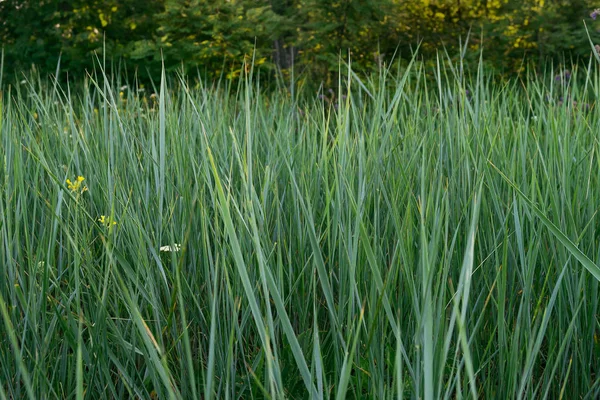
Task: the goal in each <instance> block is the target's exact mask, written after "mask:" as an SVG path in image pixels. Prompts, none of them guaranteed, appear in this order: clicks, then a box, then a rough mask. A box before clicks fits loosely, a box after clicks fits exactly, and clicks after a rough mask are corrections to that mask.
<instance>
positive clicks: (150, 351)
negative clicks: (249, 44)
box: [0, 63, 600, 400]
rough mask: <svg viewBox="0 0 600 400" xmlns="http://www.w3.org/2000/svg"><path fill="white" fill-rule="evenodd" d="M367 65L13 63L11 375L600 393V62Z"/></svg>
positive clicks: (4, 146) (8, 109)
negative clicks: (144, 70) (130, 75)
mask: <svg viewBox="0 0 600 400" xmlns="http://www.w3.org/2000/svg"><path fill="white" fill-rule="evenodd" d="M590 65H592V64H590ZM349 71H350V70H347V71H344V72H343V74H342V75H346V76H347V75H350V78H349V79H348V78H344V79H343V81H342V82H340V84H339V87H340V89H339V92H338V93H329V92H327V91H325V94H326V95H327V96H328V98H327V99H319V98H318V96H317V94H314V93H313V94H310V93H307V91H306V90H305V91H302V89H299V90H298V91H299V92H300V94H294V95H289V93H288V92H287V91H286V90H284V89H281V90H279V91H276V92H275V93H271V92H269V94H266V92H265V91H263V90H261V88H260V81H259V79H258V76H254V77H250V76H249V77H247V78H246V80H244V81H243V82H241V83H239V85H233V86H227V85H222V86H221V85H215V86H210V87H205V86H202V85H197V84H190V85H189V86H188V85H187V84H186V82H187V80H186V79H182V78H181V77H177V76H172V77H170V78H169V79H166V78H164V76H163V78H162V79H160V80H159V84H158V85H157V86H158V87H157V88H156V94H153V95H151V93H153V90H151V89H150V88H149V87H146V88H145V91H141V90H139V88H135V87H134V86H131V85H130V86H129V87H121V85H122V83H121V82H119V81H118V80H115V79H112V78H106V77H103V75H102V74H101V73H98V74H95V75H91V76H89V77H88V79H87V80H85V82H83V81H82V82H80V83H79V85H78V86H77V88H74V87H71V88H70V87H68V86H66V85H59V84H57V83H55V82H53V81H52V80H50V79H39V78H35V75H33V77H32V78H29V79H26V80H25V81H24V82H22V83H21V84H17V85H9V84H8V83H7V82H4V83H2V85H3V88H2V93H1V95H2V97H1V98H0V99H1V100H0V108H1V119H0V136H1V137H0V140H1V145H0V159H1V161H2V162H1V163H0V172H1V174H0V178H1V179H2V182H1V184H0V185H1V186H0V187H1V191H0V217H1V220H0V273H1V279H0V316H1V318H0V399H20V398H28V399H54V398H61V399H70V398H75V399H81V398H88V399H116V398H119V399H121V398H122V399H129V398H140V399H148V398H160V399H171V398H173V399H179V398H182V399H196V398H201V399H251V398H272V399H281V398H284V397H285V398H290V399H304V398H315V399H333V398H335V399H345V398H356V399H358V398H373V399H400V398H409V399H410V398H414V399H425V400H430V399H442V398H444V399H454V398H473V397H478V398H486V399H491V398H499V399H509V398H511V399H512V398H514V399H532V398H548V399H558V398H560V397H561V396H563V397H564V398H565V399H590V400H591V399H597V398H599V397H600V311H599V304H598V303H599V300H600V295H599V291H598V283H599V280H600V268H599V267H598V262H599V260H600V228H599V227H600V216H599V215H598V211H599V209H600V161H599V157H600V143H599V139H600V113H599V112H598V105H597V104H595V103H594V99H597V98H598V96H599V95H600V71H599V70H598V68H597V66H595V65H593V66H590V67H589V68H588V69H585V68H580V69H578V70H575V71H573V73H572V75H571V77H570V80H569V82H568V83H567V82H566V81H565V80H564V79H562V78H560V76H559V79H554V75H555V74H557V73H558V72H555V73H551V72H549V73H548V74H547V76H546V75H545V76H544V77H537V78H535V77H533V76H531V77H522V78H521V79H515V80H513V81H511V82H509V83H506V84H493V83H492V81H491V80H490V79H489V78H488V77H486V76H485V75H484V74H482V72H481V70H479V71H473V72H472V73H470V74H467V75H465V76H463V75H462V74H461V73H460V68H456V69H452V68H451V66H449V65H444V66H440V67H439V68H436V69H433V70H429V69H425V68H424V67H422V66H421V64H419V63H413V64H410V65H409V66H408V67H407V68H406V69H402V70H394V71H382V72H381V73H380V74H379V75H377V74H376V75H373V76H372V77H360V78H359V77H358V76H357V75H355V74H353V73H348V72H349ZM427 77H429V78H427ZM426 78H427V79H426ZM561 98H562V100H561ZM575 101H576V102H577V103H574V102H575ZM78 177H81V178H78ZM82 178H83V179H82ZM67 180H68V181H67Z"/></svg>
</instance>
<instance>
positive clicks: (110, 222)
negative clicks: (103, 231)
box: [98, 215, 117, 228]
mask: <svg viewBox="0 0 600 400" xmlns="http://www.w3.org/2000/svg"><path fill="white" fill-rule="evenodd" d="M98 222H100V223H101V224H102V225H104V226H105V227H107V228H110V227H113V226H115V225H116V224H117V221H115V220H114V219H113V218H111V217H107V216H105V215H101V216H100V218H98Z"/></svg>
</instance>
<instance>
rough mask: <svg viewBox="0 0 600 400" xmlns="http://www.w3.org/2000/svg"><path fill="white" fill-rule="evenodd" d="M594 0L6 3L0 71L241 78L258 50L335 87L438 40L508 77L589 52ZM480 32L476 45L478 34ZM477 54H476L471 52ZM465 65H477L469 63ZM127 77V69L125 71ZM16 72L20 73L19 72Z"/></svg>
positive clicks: (431, 50) (271, 66)
mask: <svg viewBox="0 0 600 400" xmlns="http://www.w3.org/2000/svg"><path fill="white" fill-rule="evenodd" d="M597 6H598V5H597V4H596V3H595V2H594V1H591V0H568V1H566V0H373V1H364V0H119V1H117V0H36V1H30V0H3V1H0V43H1V44H2V46H3V47H4V51H5V61H6V62H5V65H8V66H9V68H8V69H7V72H6V73H7V74H17V75H18V72H16V71H19V70H23V69H25V70H29V69H30V67H31V65H35V66H36V68H38V69H41V70H42V71H43V72H44V73H54V71H55V70H56V66H57V64H58V61H59V59H60V63H61V66H62V68H61V70H62V71H65V72H68V73H69V74H70V75H71V76H79V77H82V76H83V75H84V73H83V71H84V70H85V69H88V70H89V69H92V68H93V63H94V57H93V54H94V53H97V54H99V56H100V57H101V58H102V56H103V55H102V54H103V46H106V57H107V58H108V59H109V60H112V61H114V64H115V66H117V67H119V68H120V71H128V72H129V73H130V74H133V72H137V74H138V76H139V77H146V78H147V77H152V76H156V75H157V74H159V73H160V68H161V59H162V58H164V61H165V65H166V68H167V70H173V69H176V68H179V67H180V66H182V65H183V66H184V67H186V69H187V71H188V72H190V73H191V74H192V75H196V74H197V72H198V73H200V75H201V76H202V77H208V78H214V77H219V76H225V77H227V78H230V79H231V78H235V77H238V76H239V75H240V71H241V66H242V63H243V61H244V57H248V56H250V55H252V54H253V50H254V49H256V59H255V65H261V66H262V70H263V71H268V73H269V75H271V76H275V75H277V74H278V72H277V71H282V73H283V74H284V76H289V75H290V74H291V66H292V65H294V66H295V73H296V75H298V73H299V72H301V71H303V72H305V74H303V75H302V76H303V79H305V80H307V81H309V82H317V83H321V82H324V83H325V84H326V85H328V87H331V86H334V85H335V83H336V75H337V71H338V61H339V57H340V55H341V57H342V59H347V57H348V56H349V55H350V56H351V57H352V59H353V61H354V67H355V70H356V71H358V72H361V71H363V72H368V71H371V70H373V69H377V68H378V67H379V66H381V65H382V64H384V63H388V64H389V63H390V61H391V60H392V59H393V57H394V55H396V59H404V60H409V59H410V58H411V56H412V52H413V51H414V49H415V48H416V46H417V45H418V44H419V43H421V44H422V46H421V51H420V54H421V55H422V56H423V57H424V59H428V60H432V61H431V62H432V63H433V57H431V56H432V55H434V54H435V51H437V50H440V49H442V47H443V46H446V48H447V49H448V50H449V53H450V54H457V52H458V49H459V42H460V38H462V41H463V42H464V40H465V38H466V37H467V34H468V33H469V31H471V37H470V41H469V49H470V50H471V51H470V52H468V53H467V54H469V55H471V54H475V55H476V54H477V51H476V50H478V49H480V48H481V47H482V46H483V47H485V60H486V68H489V69H491V70H493V71H494V72H495V73H496V74H498V75H504V76H508V75H511V74H515V73H518V72H522V71H524V69H525V67H526V66H527V65H528V64H531V65H533V66H534V67H535V68H537V69H538V70H541V69H542V67H543V66H544V65H545V64H547V63H554V65H559V64H561V63H564V62H565V60H566V61H567V63H568V64H570V63H571V62H572V61H575V62H577V61H579V60H581V58H582V57H583V58H584V59H587V57H588V56H589V54H590V46H589V42H588V38H587V35H586V32H585V26H584V24H583V21H584V20H585V21H587V22H588V23H590V24H591V25H590V34H591V36H592V40H593V41H595V40H596V38H597V36H598V35H599V34H598V32H597V29H598V26H597V25H595V23H594V21H593V20H592V19H591V18H590V13H591V12H592V10H593V9H594V8H596V7H597ZM482 37H483V42H482V41H481V38H482ZM473 50H475V51H473ZM469 57H470V56H468V57H467V62H470V61H476V60H470V59H469ZM131 76H132V75H131ZM17 78H18V79H20V77H17Z"/></svg>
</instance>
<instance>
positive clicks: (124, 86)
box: [119, 85, 127, 92]
mask: <svg viewBox="0 0 600 400" xmlns="http://www.w3.org/2000/svg"><path fill="white" fill-rule="evenodd" d="M119 89H120V90H121V92H122V91H123V90H125V89H127V85H123V86H121V87H120V88H119Z"/></svg>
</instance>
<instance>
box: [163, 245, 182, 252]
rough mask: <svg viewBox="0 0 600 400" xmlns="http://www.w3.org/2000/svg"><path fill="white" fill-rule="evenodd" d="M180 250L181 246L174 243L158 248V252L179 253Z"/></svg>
mask: <svg viewBox="0 0 600 400" xmlns="http://www.w3.org/2000/svg"><path fill="white" fill-rule="evenodd" d="M179 250H181V245H180V244H177V243H175V244H174V245H173V246H160V251H179Z"/></svg>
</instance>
